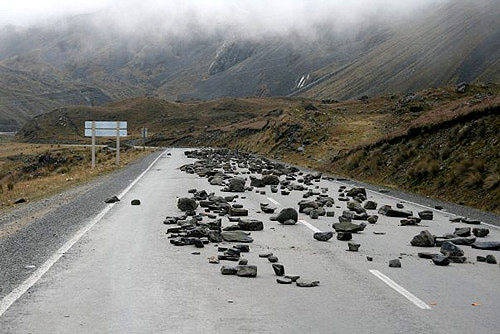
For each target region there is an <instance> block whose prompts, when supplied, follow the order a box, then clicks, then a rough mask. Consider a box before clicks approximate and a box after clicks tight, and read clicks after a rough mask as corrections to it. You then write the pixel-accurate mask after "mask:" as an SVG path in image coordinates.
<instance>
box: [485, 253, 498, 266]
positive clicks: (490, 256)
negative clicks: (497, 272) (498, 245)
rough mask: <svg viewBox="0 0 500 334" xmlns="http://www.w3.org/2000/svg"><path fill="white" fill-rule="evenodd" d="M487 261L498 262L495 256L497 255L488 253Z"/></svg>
mask: <svg viewBox="0 0 500 334" xmlns="http://www.w3.org/2000/svg"><path fill="white" fill-rule="evenodd" d="M486 263H490V264H497V259H496V258H495V255H492V254H489V255H486Z"/></svg>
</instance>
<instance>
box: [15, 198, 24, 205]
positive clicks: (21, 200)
mask: <svg viewBox="0 0 500 334" xmlns="http://www.w3.org/2000/svg"><path fill="white" fill-rule="evenodd" d="M26 202H27V201H26V199H24V198H18V199H16V200H15V201H14V204H21V203H26Z"/></svg>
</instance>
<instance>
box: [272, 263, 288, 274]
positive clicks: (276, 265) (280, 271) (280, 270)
mask: <svg viewBox="0 0 500 334" xmlns="http://www.w3.org/2000/svg"><path fill="white" fill-rule="evenodd" d="M272 266H273V270H274V273H275V274H276V276H283V275H285V267H284V266H283V265H282V264H279V263H273V265H272Z"/></svg>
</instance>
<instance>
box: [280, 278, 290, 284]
mask: <svg viewBox="0 0 500 334" xmlns="http://www.w3.org/2000/svg"><path fill="white" fill-rule="evenodd" d="M276 282H278V283H279V284H292V282H293V281H292V280H291V279H289V278H286V277H278V278H277V279H276Z"/></svg>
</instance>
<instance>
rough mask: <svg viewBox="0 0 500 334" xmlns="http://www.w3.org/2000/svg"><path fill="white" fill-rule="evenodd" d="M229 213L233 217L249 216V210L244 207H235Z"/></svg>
mask: <svg viewBox="0 0 500 334" xmlns="http://www.w3.org/2000/svg"><path fill="white" fill-rule="evenodd" d="M229 215H230V216H233V217H244V216H248V210H247V209H244V208H234V207H231V208H230V209H229Z"/></svg>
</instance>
